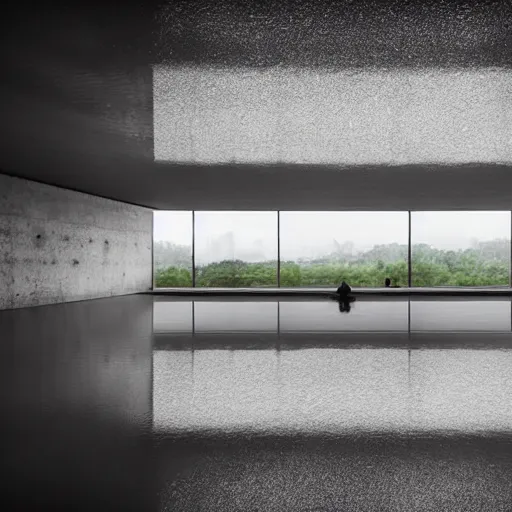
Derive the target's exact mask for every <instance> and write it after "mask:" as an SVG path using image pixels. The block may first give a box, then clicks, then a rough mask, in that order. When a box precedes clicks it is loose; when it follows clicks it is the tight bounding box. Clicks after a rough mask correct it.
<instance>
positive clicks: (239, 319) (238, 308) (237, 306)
mask: <svg viewBox="0 0 512 512" xmlns="http://www.w3.org/2000/svg"><path fill="white" fill-rule="evenodd" d="M277 314H278V309H277V302H236V301H235V302H233V301H231V302H217V301H215V302H201V301H198V302H195V303H194V321H195V332H196V333H206V332H209V333H211V332H244V331H245V332H271V333H277V323H278V322H277Z"/></svg>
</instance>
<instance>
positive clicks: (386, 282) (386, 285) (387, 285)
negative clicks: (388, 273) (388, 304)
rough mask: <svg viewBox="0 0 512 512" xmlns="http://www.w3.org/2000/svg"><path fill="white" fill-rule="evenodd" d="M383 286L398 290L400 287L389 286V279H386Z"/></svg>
mask: <svg viewBox="0 0 512 512" xmlns="http://www.w3.org/2000/svg"><path fill="white" fill-rule="evenodd" d="M384 286H385V287H386V288H400V286H391V279H390V278H389V277H386V279H385V281H384Z"/></svg>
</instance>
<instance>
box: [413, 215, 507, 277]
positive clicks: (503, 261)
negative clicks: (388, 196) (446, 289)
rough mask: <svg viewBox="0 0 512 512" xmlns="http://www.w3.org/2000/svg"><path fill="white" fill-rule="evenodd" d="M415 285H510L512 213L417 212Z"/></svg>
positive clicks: (414, 261) (414, 247)
mask: <svg viewBox="0 0 512 512" xmlns="http://www.w3.org/2000/svg"><path fill="white" fill-rule="evenodd" d="M411 235H412V240H411V242H412V285H413V286H493V285H494V286H496V285H504V286H508V284H509V268H510V212H484V211H477V212H475V211H472V212H468V211H457V212H413V213H412V214H411Z"/></svg>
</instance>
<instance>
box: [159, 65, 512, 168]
mask: <svg viewBox="0 0 512 512" xmlns="http://www.w3.org/2000/svg"><path fill="white" fill-rule="evenodd" d="M153 85H154V94H153V98H154V105H155V108H154V126H155V129H154V141H155V142H154V145H155V159H156V160H158V161H168V162H192V163H207V164H219V163H255V164H272V163H275V162H283V163H292V164H327V165H332V164H338V165H342V166H348V165H365V164H372V165H390V164H393V165H404V164H419V163H426V164H432V163H434V164H465V163H470V162H480V163H512V128H511V123H510V120H512V100H511V98H512V95H511V91H512V72H510V71H508V70H484V69H475V70H464V71H461V70H414V71H407V70H386V71H382V70H381V71H375V70H373V71H372V70H370V71H355V70H352V71H345V72H333V71H330V72H329V71H321V70H307V69H306V70H304V69H285V70H283V69H270V70H254V69H237V68H235V69H228V70H225V69H220V70H216V69H208V68H206V69H205V68H201V67H194V68H185V69H183V68H172V67H165V66H156V67H155V68H154V77H153Z"/></svg>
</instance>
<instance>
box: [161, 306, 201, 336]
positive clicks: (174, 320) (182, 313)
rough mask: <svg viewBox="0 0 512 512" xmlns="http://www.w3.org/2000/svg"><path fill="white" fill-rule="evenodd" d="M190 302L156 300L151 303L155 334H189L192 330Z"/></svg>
mask: <svg viewBox="0 0 512 512" xmlns="http://www.w3.org/2000/svg"><path fill="white" fill-rule="evenodd" d="M192 323H193V315H192V302H191V301H186V302H182V301H168V300H161V301H160V300H157V301H155V302H154V303H153V331H154V332H155V333H191V332H192V330H193V325H192Z"/></svg>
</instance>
